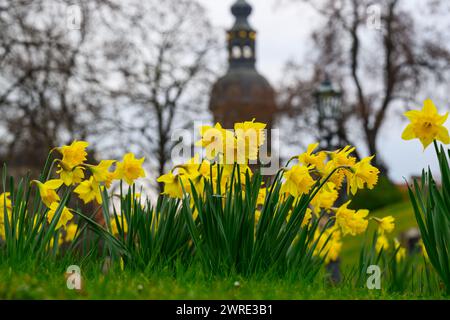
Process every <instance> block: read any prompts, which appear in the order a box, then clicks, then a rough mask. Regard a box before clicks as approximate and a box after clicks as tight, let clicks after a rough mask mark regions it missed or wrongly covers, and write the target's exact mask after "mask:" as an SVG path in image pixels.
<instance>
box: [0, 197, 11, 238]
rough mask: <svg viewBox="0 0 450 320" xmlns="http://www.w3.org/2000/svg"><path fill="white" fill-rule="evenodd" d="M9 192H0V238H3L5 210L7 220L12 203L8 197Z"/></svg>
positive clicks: (9, 218) (9, 217)
mask: <svg viewBox="0 0 450 320" xmlns="http://www.w3.org/2000/svg"><path fill="white" fill-rule="evenodd" d="M9 195H10V193H9V192H5V193H2V194H0V238H3V239H5V235H6V234H5V232H6V230H5V211H6V216H7V219H8V221H10V220H11V210H12V203H11V199H10V198H9Z"/></svg>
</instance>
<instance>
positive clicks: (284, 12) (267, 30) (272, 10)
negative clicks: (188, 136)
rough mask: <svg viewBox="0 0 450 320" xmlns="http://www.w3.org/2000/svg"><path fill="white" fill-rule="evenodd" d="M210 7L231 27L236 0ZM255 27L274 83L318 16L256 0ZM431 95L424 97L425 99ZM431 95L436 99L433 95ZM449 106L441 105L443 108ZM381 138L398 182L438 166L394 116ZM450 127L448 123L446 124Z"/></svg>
mask: <svg viewBox="0 0 450 320" xmlns="http://www.w3.org/2000/svg"><path fill="white" fill-rule="evenodd" d="M200 2H201V3H203V4H204V6H205V7H206V8H207V10H208V15H209V17H210V19H211V21H212V23H213V24H214V26H215V27H217V28H220V29H223V30H224V32H225V30H226V29H228V28H230V27H231V25H232V24H233V21H234V19H233V16H232V15H231V13H230V7H231V5H232V4H233V3H234V2H235V0H200ZM248 2H249V3H251V4H252V5H253V14H252V16H251V18H250V22H251V24H252V26H253V27H254V28H255V29H256V30H257V31H258V38H257V41H258V42H257V59H258V62H257V66H258V70H259V71H260V72H261V73H262V74H263V75H264V76H266V77H267V78H268V79H269V81H270V82H272V84H274V86H276V85H277V84H278V83H279V82H280V80H281V79H282V76H283V74H282V71H283V67H284V65H285V63H286V61H287V60H289V59H291V58H298V57H301V56H302V55H303V54H304V53H305V52H306V51H305V50H307V46H308V43H309V42H308V39H309V36H310V32H311V30H312V29H313V28H314V26H315V25H317V15H316V14H315V12H314V11H313V10H312V9H311V8H310V7H309V6H308V5H305V4H296V5H295V6H294V5H289V6H284V7H279V6H277V5H276V4H277V3H278V2H279V0H253V1H250V0H249V1H248ZM426 98H428V97H424V98H423V99H426ZM430 98H433V97H432V96H430ZM445 108H446V107H442V106H440V111H443V110H445ZM390 119H391V120H390V121H387V123H386V124H385V125H384V127H383V131H382V133H381V134H380V137H379V145H380V148H379V149H380V153H381V156H382V157H383V159H384V160H385V161H386V162H387V163H388V165H389V168H390V176H391V178H392V179H393V180H395V181H396V182H402V181H403V177H406V178H409V177H410V176H411V175H416V174H419V173H420V171H421V168H425V167H427V165H428V164H432V168H433V169H434V170H436V169H437V165H436V160H435V156H434V152H433V148H431V147H430V148H428V150H427V151H425V152H423V151H422V146H421V144H420V142H419V141H416V140H415V141H409V142H406V141H402V140H401V138H400V136H401V133H402V130H403V128H404V127H405V126H406V123H405V122H401V121H399V120H397V118H395V117H391V118H390ZM447 126H448V123H447Z"/></svg>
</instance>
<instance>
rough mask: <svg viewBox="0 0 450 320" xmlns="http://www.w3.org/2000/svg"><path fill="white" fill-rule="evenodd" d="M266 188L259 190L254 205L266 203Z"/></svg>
mask: <svg viewBox="0 0 450 320" xmlns="http://www.w3.org/2000/svg"><path fill="white" fill-rule="evenodd" d="M266 194H267V188H265V187H264V188H260V189H259V191H258V198H257V199H256V205H257V206H262V205H264V202H265V201H266Z"/></svg>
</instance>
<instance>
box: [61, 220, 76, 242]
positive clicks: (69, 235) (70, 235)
mask: <svg viewBox="0 0 450 320" xmlns="http://www.w3.org/2000/svg"><path fill="white" fill-rule="evenodd" d="M77 230H78V225H77V224H75V223H73V222H72V223H69V224H68V225H67V226H66V236H65V237H64V242H67V243H69V242H72V241H73V239H75V236H76V234H77Z"/></svg>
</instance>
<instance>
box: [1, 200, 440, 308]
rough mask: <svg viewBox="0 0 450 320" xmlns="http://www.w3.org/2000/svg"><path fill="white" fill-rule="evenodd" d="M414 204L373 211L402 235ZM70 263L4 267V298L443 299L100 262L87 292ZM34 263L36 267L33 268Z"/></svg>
mask: <svg viewBox="0 0 450 320" xmlns="http://www.w3.org/2000/svg"><path fill="white" fill-rule="evenodd" d="M412 214H413V213H412V211H411V207H410V205H409V203H407V202H406V203H399V204H396V205H393V206H391V207H387V208H385V209H383V210H379V211H376V212H373V215H375V216H385V215H392V216H394V217H395V218H396V224H397V230H398V233H401V232H403V231H405V230H407V229H409V228H410V227H413V226H415V220H414V218H413V216H412ZM363 240H364V239H363V237H356V238H350V239H349V240H347V241H346V242H345V247H344V248H345V249H344V250H343V252H342V261H343V269H344V278H345V277H346V272H347V266H349V265H352V264H354V263H356V261H357V258H358V254H359V249H360V246H361V243H362V241H363ZM70 263H73V264H80V261H66V262H64V263H56V262H55V263H52V265H48V264H46V265H38V266H34V267H33V266H32V267H26V265H27V264H26V263H24V264H23V265H22V266H17V267H14V268H12V267H10V266H8V265H7V264H3V265H2V264H0V299H430V298H436V299H439V298H442V296H441V295H440V294H439V293H438V292H436V293H433V292H427V293H423V292H421V291H420V290H417V289H416V290H408V291H406V292H408V293H395V292H387V291H386V290H368V289H366V288H357V287H355V286H354V285H352V284H351V283H349V282H346V281H344V282H343V283H341V284H340V285H339V286H334V285H331V284H330V283H329V281H328V280H327V279H326V276H325V275H324V274H321V275H319V276H318V277H319V279H317V281H314V284H305V283H302V282H300V281H299V280H298V279H297V280H293V278H292V276H290V275H286V276H284V277H281V278H280V277H277V276H274V275H266V276H262V275H260V276H253V277H250V278H243V277H241V276H216V277H212V278H211V277H210V278H208V277H206V276H204V275H203V274H202V273H201V272H199V270H200V268H196V267H190V268H189V269H187V270H185V269H183V268H180V270H178V271H174V272H172V273H169V272H168V271H167V270H162V271H160V272H155V271H136V272H133V271H130V270H126V271H122V270H120V269H119V270H117V269H115V270H113V269H111V270H110V271H108V272H106V273H105V272H102V271H101V267H100V266H101V264H102V263H101V262H100V261H97V262H91V263H89V264H88V265H86V266H84V267H82V275H83V288H82V290H81V291H76V290H69V289H67V286H66V278H65V270H66V268H67V265H69V264H70ZM31 265H32V264H31Z"/></svg>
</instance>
